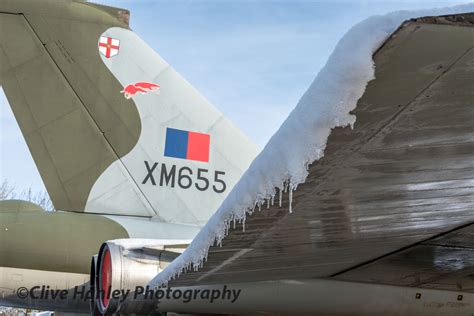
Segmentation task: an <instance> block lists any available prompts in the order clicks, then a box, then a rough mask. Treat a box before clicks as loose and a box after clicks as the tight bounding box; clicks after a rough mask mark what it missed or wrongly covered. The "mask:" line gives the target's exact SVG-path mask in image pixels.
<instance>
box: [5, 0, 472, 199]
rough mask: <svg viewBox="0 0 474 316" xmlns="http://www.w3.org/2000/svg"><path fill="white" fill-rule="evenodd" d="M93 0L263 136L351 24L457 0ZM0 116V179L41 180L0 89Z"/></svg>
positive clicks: (22, 183)
mask: <svg viewBox="0 0 474 316" xmlns="http://www.w3.org/2000/svg"><path fill="white" fill-rule="evenodd" d="M96 2H100V3H103V4H108V5H113V6H118V7H123V8H127V9H129V10H130V11H131V21H130V23H131V27H132V29H133V30H134V31H135V32H136V33H138V34H139V35H140V36H141V37H142V38H143V39H144V40H145V41H146V42H147V43H148V44H149V45H150V46H151V47H153V48H154V49H155V50H156V51H157V52H158V53H159V54H160V55H161V56H162V57H163V58H164V59H165V60H167V61H168V63H170V64H171V65H172V66H173V67H174V68H175V69H176V70H177V71H178V72H179V73H181V74H182V75H183V76H184V77H185V78H186V79H187V80H188V81H190V82H191V83H192V84H193V85H194V86H195V87H196V88H197V89H198V90H199V91H201V93H202V94H203V95H204V96H205V97H207V98H208V99H209V100H210V101H211V103H213V104H214V105H215V106H216V107H217V108H218V109H219V110H220V111H222V112H223V113H224V114H225V115H226V116H227V117H229V118H230V119H231V120H232V121H233V122H234V123H235V124H236V125H237V126H238V127H240V128H241V129H242V130H243V131H244V132H245V133H246V134H247V135H248V136H249V137H250V138H251V139H252V140H254V141H255V142H256V143H257V144H259V145H260V146H263V145H265V143H266V141H267V140H268V139H269V138H270V136H271V135H272V134H273V133H274V132H275V131H276V130H277V129H278V127H279V126H280V124H281V123H282V122H283V120H284V119H285V118H286V116H287V115H288V113H289V112H290V111H291V110H292V109H293V107H294V106H295V105H296V103H297V101H298V99H299V98H300V97H301V95H302V94H303V92H304V91H305V90H306V88H307V87H308V86H309V84H310V83H311V81H312V80H313V78H314V77H315V76H316V74H317V72H318V71H319V69H320V68H321V67H322V66H323V65H324V63H325V62H326V60H327V58H328V56H329V55H330V53H331V51H332V50H333V48H334V47H335V45H336V43H337V41H338V40H339V39H340V38H341V37H342V35H343V34H344V33H345V32H346V31H347V30H348V29H349V28H350V27H351V26H352V25H354V24H355V23H357V22H359V21H361V20H363V19H365V18H366V17H369V16H371V15H374V14H383V13H387V12H390V11H396V10H414V9H421V8H433V7H443V6H451V5H456V4H460V3H465V2H466V1H455V0H453V1H447V0H445V1H441V0H438V1H428V0H426V1H408V0H407V1H365V0H364V1H363V0H360V1H357V0H354V1H349V0H345V1H338V0H333V1H330V0H328V1H295V0H288V1H251V0H247V1H217V0H215V1H190V0H189V1H171V0H170V1H96ZM0 124H1V135H0V150H1V152H0V181H2V180H3V179H5V178H6V179H8V180H9V181H10V182H12V183H15V184H16V185H17V188H18V189H19V190H21V189H23V188H27V187H30V186H31V187H33V189H35V190H41V189H44V187H43V184H42V181H41V178H40V176H39V173H38V171H37V170H36V166H35V165H34V163H33V160H32V158H31V155H30V153H29V151H28V148H27V146H26V143H25V141H24V139H23V136H22V134H21V132H20V130H19V128H18V125H17V123H16V120H15V118H14V116H13V113H12V112H11V110H10V107H9V105H8V103H7V101H6V99H5V96H4V95H3V92H2V91H0Z"/></svg>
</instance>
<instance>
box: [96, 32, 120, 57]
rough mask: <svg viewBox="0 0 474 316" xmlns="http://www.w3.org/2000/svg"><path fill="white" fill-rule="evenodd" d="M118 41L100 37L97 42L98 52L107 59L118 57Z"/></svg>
mask: <svg viewBox="0 0 474 316" xmlns="http://www.w3.org/2000/svg"><path fill="white" fill-rule="evenodd" d="M119 47H120V40H118V39H115V38H112V37H106V36H101V37H100V40H99V52H100V53H101V54H102V55H104V56H105V57H107V58H110V57H113V56H115V55H118V52H119Z"/></svg>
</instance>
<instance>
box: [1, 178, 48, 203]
mask: <svg viewBox="0 0 474 316" xmlns="http://www.w3.org/2000/svg"><path fill="white" fill-rule="evenodd" d="M0 200H24V201H28V202H31V203H35V204H37V205H39V206H41V207H42V208H43V209H45V210H46V211H54V206H53V203H52V202H51V199H50V197H49V195H48V192H46V191H33V190H32V189H31V187H30V188H28V189H25V190H23V191H21V192H18V190H17V189H16V187H15V185H13V184H10V182H9V181H8V179H3V181H2V183H1V184H0Z"/></svg>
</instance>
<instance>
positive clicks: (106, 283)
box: [100, 248, 112, 309]
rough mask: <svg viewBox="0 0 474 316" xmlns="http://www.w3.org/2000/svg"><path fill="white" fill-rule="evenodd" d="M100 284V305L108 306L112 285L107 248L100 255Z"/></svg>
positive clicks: (110, 262) (110, 261)
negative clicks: (102, 254) (101, 255)
mask: <svg viewBox="0 0 474 316" xmlns="http://www.w3.org/2000/svg"><path fill="white" fill-rule="evenodd" d="M100 270H101V281H102V282H101V285H102V292H101V293H102V305H103V306H104V309H106V308H107V307H108V306H109V301H110V288H111V285H112V260H111V258H110V251H109V249H108V248H107V249H106V250H105V252H104V256H103V257H102V266H101V269H100Z"/></svg>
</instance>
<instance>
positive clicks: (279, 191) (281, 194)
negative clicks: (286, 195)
mask: <svg viewBox="0 0 474 316" xmlns="http://www.w3.org/2000/svg"><path fill="white" fill-rule="evenodd" d="M278 193H279V194H280V196H279V199H280V200H279V202H278V206H279V207H281V204H282V202H283V193H282V192H281V189H280V190H278Z"/></svg>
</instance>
